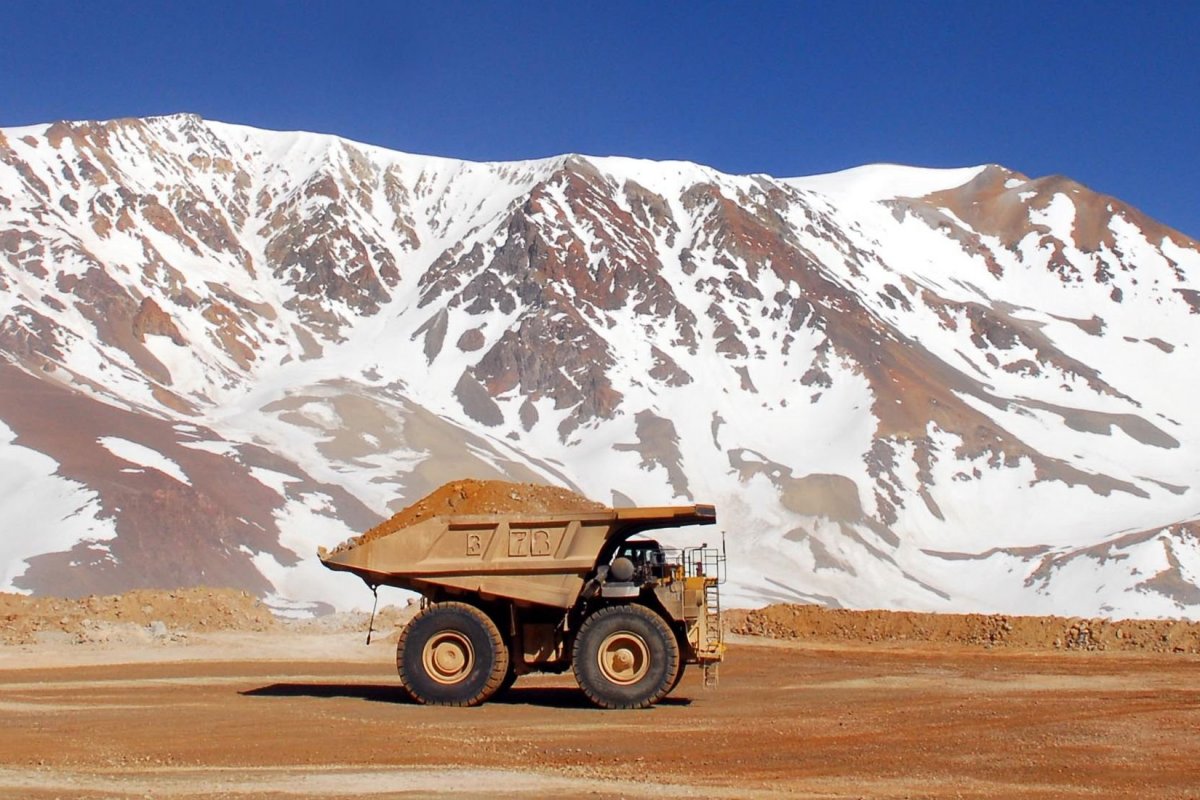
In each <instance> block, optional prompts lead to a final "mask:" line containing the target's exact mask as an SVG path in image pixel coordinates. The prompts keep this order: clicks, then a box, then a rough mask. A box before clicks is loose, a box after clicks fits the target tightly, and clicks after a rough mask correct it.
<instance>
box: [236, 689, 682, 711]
mask: <svg viewBox="0 0 1200 800" xmlns="http://www.w3.org/2000/svg"><path fill="white" fill-rule="evenodd" d="M238 694H240V695H242V696H243V697H320V698H331V697H344V698H349V699H352V700H368V701H371V702H375V703H395V704H399V705H409V706H415V705H417V703H415V702H413V700H412V698H410V697H409V696H408V695H407V694H405V692H404V690H403V689H401V688H400V687H399V686H396V685H387V684H361V683H272V684H268V685H266V686H259V687H258V688H256V689H246V690H243V691H239V692H238ZM488 702H489V703H498V704H501V705H529V706H544V707H547V708H582V709H592V710H599V709H596V707H595V706H593V705H592V704H591V703H590V702H588V699H587V697H585V696H584V694H583V692H582V691H581V690H579V689H577V688H574V687H569V686H513V687H512V688H510V689H509V690H508V691H506V692H504V693H503V694H500V695H497V696H496V697H493V698H492V699H491V700H489V701H488ZM691 702H692V701H691V700H690V699H689V698H687V697H664V698H663V699H662V700H660V701H659V702H658V704H659V705H664V706H686V705H691Z"/></svg>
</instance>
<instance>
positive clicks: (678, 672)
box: [667, 658, 685, 694]
mask: <svg viewBox="0 0 1200 800" xmlns="http://www.w3.org/2000/svg"><path fill="white" fill-rule="evenodd" d="M684 666H685V665H684V663H683V659H682V658H681V659H679V669H678V670H676V671H675V677H674V678H672V679H671V685H670V686H668V687H667V694H670V693H671V692H673V691H675V687H676V686H678V685H679V682H680V681H681V680H683V670H684Z"/></svg>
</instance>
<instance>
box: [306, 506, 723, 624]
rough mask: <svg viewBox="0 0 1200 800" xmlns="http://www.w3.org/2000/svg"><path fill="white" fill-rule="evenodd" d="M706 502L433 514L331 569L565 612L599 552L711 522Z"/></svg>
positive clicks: (337, 555) (350, 552)
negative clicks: (647, 534)
mask: <svg viewBox="0 0 1200 800" xmlns="http://www.w3.org/2000/svg"><path fill="white" fill-rule="evenodd" d="M715 522H716V511H715V509H714V508H713V506H711V505H694V506H665V507H653V508H621V509H611V510H606V511H598V512H564V513H560V514H535V515H521V514H504V515H474V516H440V517H434V518H433V519H427V520H425V521H423V522H419V523H417V524H415V525H411V526H409V527H406V528H402V529H400V530H398V531H396V532H394V533H391V534H388V535H386V536H382V537H380V538H378V539H373V540H371V541H366V542H362V543H360V544H356V545H353V546H351V547H349V548H348V549H345V550H340V551H335V552H333V553H325V552H322V553H320V554H319V555H320V558H321V562H322V563H323V564H324V565H325V566H326V567H329V568H330V569H334V570H343V571H346V572H351V573H353V574H355V575H358V576H359V577H360V578H362V579H363V580H364V581H366V582H367V584H369V585H372V586H380V585H387V586H397V587H400V588H403V589H411V590H413V591H417V592H421V593H422V594H428V593H429V591H430V590H431V589H433V588H435V587H441V588H444V589H448V590H450V591H451V592H455V593H458V592H462V593H471V594H477V595H479V596H480V597H482V598H485V599H487V598H495V597H502V598H507V599H510V600H513V601H515V602H518V603H536V604H540V605H545V606H552V607H556V608H562V609H568V608H571V607H572V606H573V605H574V604H575V602H576V600H577V599H578V597H579V593H580V591H581V590H582V589H583V586H584V581H585V579H586V577H587V575H588V573H590V572H592V571H593V570H594V569H595V568H596V566H597V561H598V560H599V559H600V557H601V554H602V553H608V552H610V551H611V550H613V549H615V548H616V547H617V546H618V545H619V544H620V543H622V542H624V541H625V540H627V539H628V538H629V537H631V536H633V535H635V534H637V533H640V532H642V531H646V530H655V529H660V528H673V527H680V526H684V525H711V524H714V523H715Z"/></svg>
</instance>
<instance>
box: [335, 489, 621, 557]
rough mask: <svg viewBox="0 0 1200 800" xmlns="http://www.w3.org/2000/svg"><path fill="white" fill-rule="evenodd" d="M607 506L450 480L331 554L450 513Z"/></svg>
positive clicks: (567, 494)
mask: <svg viewBox="0 0 1200 800" xmlns="http://www.w3.org/2000/svg"><path fill="white" fill-rule="evenodd" d="M604 510H606V506H604V505H603V504H601V503H597V502H596V501H594V500H589V499H587V498H586V497H583V496H581V495H578V494H575V493H574V492H572V491H569V490H567V489H561V488H559V487H557V486H544V485H540V484H536V483H508V482H506V481H477V480H462V481H451V482H450V483H447V484H445V485H443V486H441V487H440V488H438V489H436V490H435V491H433V492H432V493H431V494H428V495H426V496H425V497H423V498H421V499H420V500H418V501H417V502H415V503H413V504H412V505H411V506H409V507H408V508H406V509H404V510H403V511H400V512H398V513H396V514H395V515H393V516H392V518H391V519H388V520H386V521H384V522H381V523H380V524H378V525H376V526H375V527H374V528H371V529H370V530H369V531H367V532H366V533H364V534H363V535H362V536H358V537H356V538H354V539H350V540H348V541H345V542H342V543H341V544H340V545H338V546H337V547H336V548H335V549H334V551H333V552H335V553H337V552H340V551H342V550H348V549H350V548H351V547H354V546H356V545H359V544H363V543H364V542H369V541H372V540H373V539H378V538H380V537H381V536H387V535H388V534H389V533H394V532H395V531H398V530H400V529H401V528H404V527H407V526H409V525H415V524H416V523H418V522H423V521H425V520H427V519H430V518H432V517H438V516H444V515H449V514H464V515H469V514H551V513H555V512H558V511H604Z"/></svg>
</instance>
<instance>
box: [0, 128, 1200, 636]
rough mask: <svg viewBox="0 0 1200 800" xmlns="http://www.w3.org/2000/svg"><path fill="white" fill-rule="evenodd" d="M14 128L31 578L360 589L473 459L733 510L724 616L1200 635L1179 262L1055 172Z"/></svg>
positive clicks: (1187, 284) (24, 581) (14, 412)
mask: <svg viewBox="0 0 1200 800" xmlns="http://www.w3.org/2000/svg"><path fill="white" fill-rule="evenodd" d="M2 136H3V138H2V139H0V254H2V255H3V259H0V352H2V353H3V354H4V356H3V357H4V361H5V362H6V363H5V365H4V367H3V369H4V371H5V372H4V376H5V377H4V380H3V383H2V384H0V386H2V388H0V421H3V423H4V427H3V428H0V433H5V432H7V433H5V437H6V438H3V440H2V441H0V454H2V455H0V459H3V461H0V463H5V464H9V465H11V466H8V467H5V468H3V469H2V470H0V475H3V476H4V477H3V478H2V479H0V480H3V485H0V488H9V487H11V488H9V490H8V491H7V492H6V493H5V494H4V495H3V496H2V497H0V504H5V505H4V507H2V508H0V512H7V514H8V516H9V518H16V519H27V520H29V529H28V530H25V529H24V528H23V527H22V529H21V530H20V532H9V533H6V534H5V545H4V547H5V550H4V551H3V552H4V553H6V554H9V555H8V558H9V562H8V563H7V564H6V569H7V572H6V574H7V575H8V579H9V581H10V582H11V584H12V585H13V586H16V587H18V588H22V589H27V590H29V589H31V590H39V591H70V590H71V589H72V587H74V590H75V591H91V590H93V589H99V588H104V589H106V590H107V589H112V588H119V587H121V586H125V585H155V584H157V585H177V584H180V583H188V582H204V583H231V584H234V585H239V586H246V587H249V588H252V589H254V590H256V591H259V592H261V593H264V594H268V595H274V596H276V597H277V598H278V599H279V601H280V602H284V601H324V602H332V603H334V604H340V605H345V604H347V603H353V602H360V601H361V598H359V597H355V596H352V593H353V591H354V589H353V587H347V586H346V584H345V581H344V579H342V580H339V579H338V576H331V575H324V574H322V571H321V570H320V569H319V567H317V566H314V562H313V560H312V558H311V556H310V553H311V550H312V548H313V547H315V545H316V544H329V543H332V542H334V541H337V540H339V539H341V538H344V537H345V536H346V535H348V534H349V533H350V532H352V531H353V530H356V529H360V528H362V527H363V526H365V525H367V524H369V523H370V522H371V521H372V520H374V519H377V518H378V517H379V516H382V515H385V514H387V513H389V511H391V510H395V509H397V508H399V507H400V506H402V505H404V504H405V503H406V502H408V501H411V500H413V499H415V498H416V497H419V496H420V495H422V494H424V493H425V492H427V491H428V490H429V489H431V488H433V487H434V486H436V485H438V484H439V483H440V482H442V481H444V480H447V479H450V478H453V477H463V476H476V477H509V478H513V479H518V480H540V481H550V482H555V483H560V484H564V485H568V486H571V487H572V488H576V489H578V490H581V491H584V492H586V493H587V494H589V495H591V496H593V497H595V498H597V499H601V500H604V501H606V502H616V503H625V502H638V503H653V504H661V503H669V502H687V501H690V500H696V501H711V502H716V503H717V504H718V506H719V507H720V513H721V520H722V522H723V524H724V527H725V529H726V530H727V531H728V545H729V548H730V555H731V559H730V560H731V563H732V564H733V567H732V570H731V578H732V583H733V586H732V587H731V588H732V589H733V592H734V594H735V597H736V598H737V599H738V600H740V601H742V602H762V601H766V600H773V599H790V600H798V599H806V600H816V601H821V602H825V603H828V604H837V605H846V606H855V607H862V606H884V607H906V608H919V609H935V610H989V611H990V610H1005V611H1010V612H1057V613H1079V614H1097V613H1115V614H1133V615H1186V616H1192V617H1196V616H1200V590H1198V589H1197V588H1196V587H1197V583H1198V582H1200V547H1198V542H1197V538H1196V531H1197V528H1196V522H1195V521H1196V520H1198V519H1200V500H1198V487H1197V483H1198V482H1200V474H1198V473H1200V456H1198V454H1200V414H1198V412H1197V411H1196V410H1195V408H1194V404H1192V403H1191V402H1190V400H1191V397H1193V396H1194V393H1195V390H1196V389H1197V388H1200V387H1198V385H1197V384H1198V383H1200V379H1198V378H1197V377H1196V375H1195V370H1194V369H1193V368H1192V365H1194V363H1195V354H1194V352H1193V348H1194V346H1195V344H1194V343H1195V342H1197V341H1200V337H1197V333H1200V291H1198V290H1200V285H1198V284H1200V280H1198V279H1197V276H1198V274H1200V272H1198V270H1200V266H1198V265H1200V249H1198V247H1197V245H1196V243H1195V242H1193V241H1191V240H1189V239H1187V238H1186V237H1184V236H1182V235H1181V234H1178V233H1177V232H1174V231H1171V230H1169V229H1166V228H1163V227H1162V226H1160V225H1157V224H1156V223H1154V222H1153V221H1152V220H1149V219H1147V218H1146V217H1144V216H1143V215H1141V214H1140V213H1139V212H1137V211H1136V210H1134V209H1132V208H1130V207H1128V206H1126V205H1125V204H1122V203H1121V202H1120V201H1118V200H1116V199H1114V198H1109V197H1105V196H1102V195H1098V194H1096V193H1094V192H1091V191H1090V190H1088V189H1086V188H1085V187H1082V186H1080V185H1079V184H1076V183H1074V182H1072V181H1070V180H1068V179H1065V178H1057V177H1055V178H1041V179H1029V178H1027V177H1026V176H1023V175H1020V174H1018V173H1014V172H1012V171H1009V170H1006V169H1003V168H1001V167H998V166H985V167H977V168H970V169H965V170H944V171H938V170H916V169H912V168H905V167H890V166H873V167H864V168H860V169H857V170H851V171H849V172H847V173H839V174H836V175H829V176H816V177H813V178H800V179H775V178H770V177H768V176H762V175H754V176H730V175H723V174H721V173H718V172H716V171H714V170H711V169H708V168H705V167H701V166H697V165H694V164H687V163H678V162H663V163H657V162H646V161H636V160H631V159H620V158H586V157H581V156H564V157H560V158H555V159H548V160H544V161H536V162H522V163H509V164H472V163H467V162H458V161H452V160H448V159H437V158H429V157H419V156H410V155H405V154H400V153H393V152H389V151H385V150H382V149H379V148H373V147H369V146H365V145H359V144H354V143H351V142H346V141H344V140H340V139H337V138H334V137H328V136H318V135H314V134H284V133H272V132H266V131H257V130H253V129H249V128H242V127H238V126H231V125H225V124H221V123H213V122H205V121H202V120H200V119H198V118H196V117H192V116H176V117H164V118H153V119H147V120H121V121H114V122H106V123H57V124H55V125H51V126H39V127H34V128H25V129H8V130H5V131H3V134H2ZM4 441H7V442H8V444H7V445H5V444H4V443H3V442H4ZM53 464H57V467H56V468H55V469H53V470H51V469H50V466H51V465H53ZM26 492H29V493H35V492H36V493H38V496H48V497H54V498H57V499H55V500H53V501H47V503H45V504H40V505H50V506H53V507H54V508H55V509H57V510H56V511H55V512H54V513H52V514H47V509H45V508H42V509H41V510H39V511H38V512H37V513H36V514H35V513H33V512H32V511H30V510H29V509H27V508H26V509H24V510H22V501H21V497H22V496H27V497H28V496H33V494H25V493H26ZM56 503H57V505H55V504H56ZM25 505H28V503H25ZM22 514H24V515H25V516H24V517H22V516H20V515H22ZM30 556H32V557H30ZM27 558H28V559H29V560H28V561H26V560H25V559H27Z"/></svg>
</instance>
